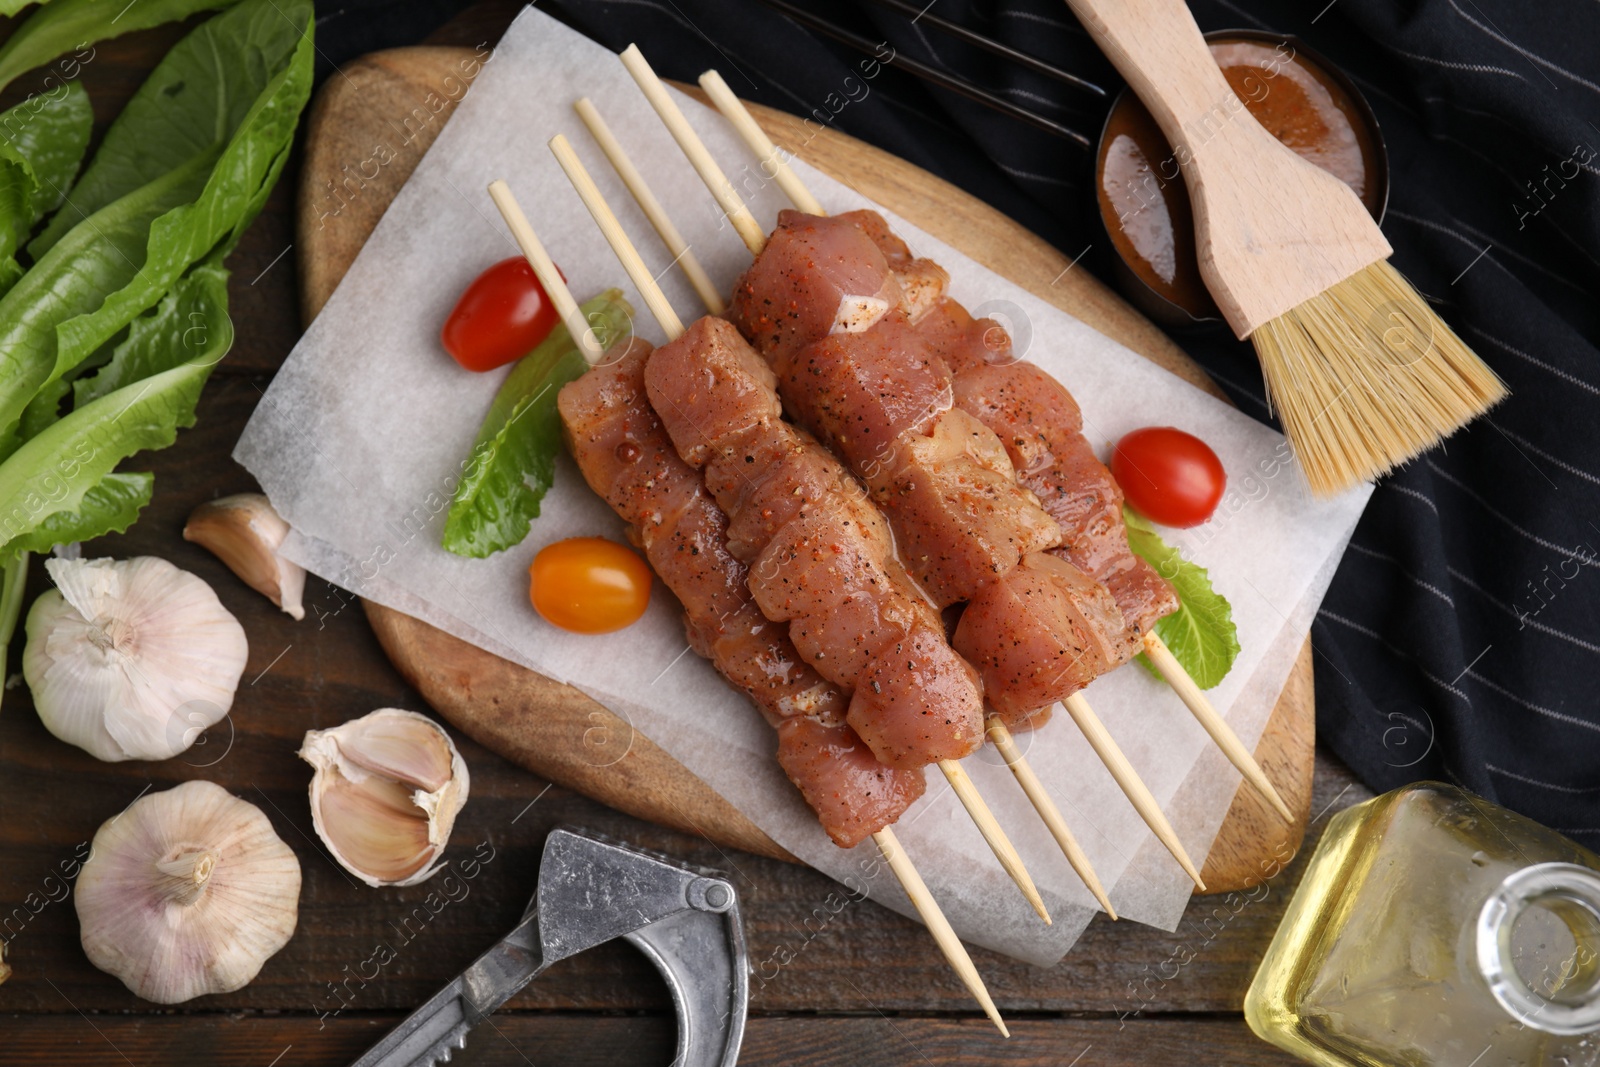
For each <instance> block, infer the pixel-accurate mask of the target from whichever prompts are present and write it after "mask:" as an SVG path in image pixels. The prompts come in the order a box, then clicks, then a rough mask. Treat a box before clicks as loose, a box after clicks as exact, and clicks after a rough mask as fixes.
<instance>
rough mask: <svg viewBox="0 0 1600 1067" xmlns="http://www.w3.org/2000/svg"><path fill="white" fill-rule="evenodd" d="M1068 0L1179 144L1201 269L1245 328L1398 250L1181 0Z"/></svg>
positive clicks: (1241, 331)
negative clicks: (1257, 97)
mask: <svg viewBox="0 0 1600 1067" xmlns="http://www.w3.org/2000/svg"><path fill="white" fill-rule="evenodd" d="M1067 5H1068V6H1069V7H1070V8H1071V9H1072V11H1073V13H1074V14H1076V15H1077V16H1078V19H1079V21H1081V22H1082V23H1083V24H1084V26H1085V27H1086V28H1087V29H1088V30H1089V33H1090V34H1091V35H1092V36H1093V37H1094V39H1095V42H1096V43H1097V44H1099V45H1100V48H1101V50H1102V51H1104V52H1105V54H1106V57H1107V58H1109V59H1110V60H1111V62H1112V63H1114V64H1115V65H1116V67H1117V70H1118V71H1120V72H1121V73H1122V76H1123V77H1124V78H1126V79H1127V80H1128V85H1129V86H1130V87H1131V88H1132V89H1133V91H1134V92H1135V93H1137V94H1138V96H1139V99H1140V100H1142V101H1143V102H1144V105H1145V106H1146V107H1147V108H1149V109H1150V113H1151V114H1152V115H1153V116H1154V117H1155V120H1156V123H1157V124H1158V125H1159V126H1160V127H1161V132H1162V133H1164V134H1166V137H1167V141H1168V142H1169V143H1170V144H1171V145H1172V151H1173V158H1175V159H1176V160H1177V162H1178V164H1179V166H1181V167H1182V169H1183V177H1184V182H1185V183H1186V184H1187V185H1188V187H1189V198H1190V200H1191V201H1192V202H1193V204H1194V220H1195V251H1196V254H1197V257H1198V258H1199V260H1200V274H1201V276H1202V277H1203V278H1204V279H1205V282H1206V287H1207V288H1208V289H1210V290H1211V295H1212V296H1213V297H1214V298H1215V299H1216V302H1217V306H1218V307H1219V308H1220V309H1221V310H1222V314H1223V317H1224V318H1226V319H1227V320H1228V324H1229V325H1230V326H1232V327H1233V330H1234V333H1236V334H1237V335H1238V336H1239V337H1241V338H1242V337H1247V336H1249V335H1250V334H1251V333H1252V332H1254V330H1255V329H1256V327H1258V326H1260V325H1262V324H1263V323H1265V322H1268V321H1270V320H1271V319H1275V318H1277V317H1278V316H1279V315H1281V314H1283V313H1284V312H1286V311H1288V310H1289V309H1291V308H1293V307H1295V306H1296V305H1298V304H1301V303H1304V302H1305V301H1306V300H1309V299H1310V298H1311V297H1313V296H1316V295H1317V294H1318V293H1320V292H1322V291H1323V290H1325V289H1327V288H1329V287H1330V286H1332V285H1333V284H1335V283H1336V282H1340V281H1343V280H1344V279H1345V278H1348V277H1349V276H1350V275H1352V274H1354V273H1355V272H1356V271H1358V270H1361V269H1362V268H1363V267H1366V266H1369V265H1370V264H1372V263H1375V262H1377V261H1378V260H1381V259H1386V258H1388V256H1389V252H1390V248H1389V242H1388V241H1387V240H1385V239H1384V236H1383V232H1382V231H1381V230H1379V229H1378V226H1377V224H1376V223H1374V222H1373V221H1372V217H1371V216H1370V215H1369V214H1368V213H1367V210H1366V208H1365V206H1363V205H1362V203H1361V200H1360V198H1359V197H1357V196H1356V195H1355V193H1354V192H1352V191H1351V189H1350V188H1349V186H1347V185H1345V184H1344V182H1342V181H1340V180H1339V179H1338V178H1335V177H1334V176H1333V175H1331V174H1329V173H1327V172H1326V171H1323V170H1321V169H1320V168H1318V167H1317V166H1315V165H1314V164H1312V163H1308V162H1307V161H1305V160H1303V159H1301V158H1300V157H1299V156H1297V155H1296V154H1295V153H1294V152H1292V151H1291V150H1290V149H1288V148H1286V147H1284V146H1283V145H1282V144H1280V143H1279V142H1278V140H1277V139H1276V138H1275V137H1273V136H1272V134H1270V133H1268V132H1267V131H1266V130H1265V129H1264V128H1263V127H1262V125H1261V124H1260V123H1259V122H1257V121H1256V120H1255V117H1254V116H1253V115H1251V114H1250V112H1249V111H1248V110H1247V109H1246V108H1245V105H1244V101H1242V100H1240V99H1239V96H1238V94H1236V93H1235V92H1234V91H1233V89H1232V87H1231V86H1229V84H1228V81H1227V79H1226V78H1224V77H1223V76H1222V71H1221V70H1220V69H1219V68H1218V67H1217V64H1216V61H1215V60H1214V59H1212V58H1211V51H1210V49H1209V48H1208V47H1207V46H1206V42H1205V38H1204V37H1202V36H1201V34H1200V27H1199V26H1197V25H1196V24H1195V21H1194V16H1193V15H1191V14H1190V13H1189V9H1188V7H1186V6H1185V5H1184V4H1183V2H1182V0H1067ZM1285 61H1286V62H1287V61H1288V58H1287V57H1286V60H1285ZM1152 162H1153V163H1159V161H1152Z"/></svg>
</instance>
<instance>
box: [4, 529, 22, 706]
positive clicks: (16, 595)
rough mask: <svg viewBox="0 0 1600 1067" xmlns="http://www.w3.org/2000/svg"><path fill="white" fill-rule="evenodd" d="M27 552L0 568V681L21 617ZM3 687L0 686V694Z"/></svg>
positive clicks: (14, 557) (17, 555)
mask: <svg viewBox="0 0 1600 1067" xmlns="http://www.w3.org/2000/svg"><path fill="white" fill-rule="evenodd" d="M28 559H29V556H28V553H26V552H19V553H17V554H16V555H15V556H13V557H11V559H10V560H9V561H8V562H7V563H6V564H5V566H4V567H3V568H0V682H3V681H4V679H5V678H6V654H7V653H8V652H9V651H10V650H11V639H12V638H13V637H15V636H16V635H17V620H18V619H19V618H21V617H22V594H23V590H24V589H25V588H26V586H27V584H28ZM3 694H4V687H3V686H0V695H3Z"/></svg>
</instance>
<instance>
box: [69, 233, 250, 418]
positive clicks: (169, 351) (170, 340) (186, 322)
mask: <svg viewBox="0 0 1600 1067" xmlns="http://www.w3.org/2000/svg"><path fill="white" fill-rule="evenodd" d="M221 260H222V257H221V256H218V255H213V256H212V257H210V258H209V259H207V260H205V261H204V262H202V263H198V264H196V265H195V266H194V267H193V268H192V269H191V270H190V271H189V273H188V274H185V275H184V276H183V277H182V278H181V279H180V280H179V281H178V284H177V285H175V286H173V287H172V291H171V292H170V293H168V294H167V295H166V296H165V297H163V298H162V300H161V303H159V304H157V305H156V306H155V307H153V308H151V309H150V310H149V311H147V312H145V313H144V314H143V315H140V316H139V317H138V318H136V319H134V320H133V321H132V322H131V323H129V324H128V335H127V337H125V338H124V339H123V340H122V341H121V342H119V343H118V344H117V346H116V347H115V348H114V349H113V350H112V352H111V358H110V360H109V361H108V362H107V363H106V364H105V366H103V367H101V368H100V369H99V371H98V372H97V373H95V374H93V375H90V376H86V377H83V378H79V379H78V380H77V381H76V382H74V383H73V385H72V395H73V403H74V404H75V405H76V406H78V407H82V406H83V405H84V404H87V403H89V402H90V401H91V400H97V399H99V398H100V397H102V396H105V395H106V394H107V393H111V392H114V391H116V390H118V389H121V388H122V387H123V386H124V385H128V384H130V383H132V382H137V381H140V380H141V379H144V378H148V377H149V376H150V375H152V374H159V373H160V372H161V371H164V370H168V369H170V368H172V367H175V366H177V365H178V364H179V363H185V362H188V361H189V360H191V359H196V358H209V359H211V360H213V361H215V360H219V359H221V358H222V357H223V356H225V355H227V354H228V349H230V348H232V347H233V320H232V319H230V318H229V317H228V274H229V272H228V271H227V270H226V269H225V268H224V267H222V265H221Z"/></svg>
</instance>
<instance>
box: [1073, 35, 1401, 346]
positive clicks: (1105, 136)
mask: <svg viewBox="0 0 1600 1067" xmlns="http://www.w3.org/2000/svg"><path fill="white" fill-rule="evenodd" d="M1206 41H1207V44H1208V45H1209V46H1210V48H1211V55H1212V57H1213V58H1215V59H1216V61H1217V65H1218V66H1219V67H1221V68H1222V74H1223V76H1224V77H1225V78H1227V80H1228V84H1229V85H1230V86H1231V87H1232V88H1233V91H1234V92H1235V93H1236V94H1238V97H1239V99H1240V101H1241V102H1242V103H1243V104H1244V106H1245V107H1246V108H1247V109H1248V110H1249V112H1250V114H1251V115H1253V116H1255V118H1256V120H1257V121H1258V122H1260V123H1261V125H1262V126H1264V127H1265V128H1266V130H1267V132H1269V133H1271V134H1272V135H1273V136H1274V137H1276V138H1277V139H1278V140H1279V141H1282V142H1283V143H1284V144H1285V145H1287V146H1288V147H1289V148H1292V149H1293V150H1294V151H1295V152H1296V153H1297V154H1299V155H1300V156H1301V157H1303V158H1304V159H1306V160H1309V161H1310V162H1312V163H1315V164H1316V165H1317V166H1319V167H1321V168H1322V169H1323V170H1326V171H1327V172H1329V173H1330V174H1333V175H1334V176H1336V177H1338V178H1339V179H1340V180H1342V181H1343V182H1344V183H1345V184H1347V185H1349V186H1350V188H1351V189H1353V190H1354V191H1355V193H1356V195H1357V196H1359V197H1360V198H1361V200H1362V202H1363V203H1364V204H1366V206H1367V210H1368V211H1370V212H1371V213H1372V215H1373V217H1374V218H1379V219H1381V217H1382V215H1383V206H1384V202H1385V200H1386V199H1387V197H1388V164H1387V161H1386V159H1385V156H1384V152H1383V142H1382V140H1381V139H1380V137H1379V136H1378V132H1377V122H1376V120H1375V119H1373V117H1372V112H1371V110H1370V109H1369V108H1368V107H1367V104H1366V101H1365V100H1363V99H1361V96H1360V94H1359V93H1358V92H1357V90H1356V89H1355V87H1354V86H1353V85H1351V84H1350V83H1349V82H1348V81H1347V80H1346V79H1345V78H1344V76H1343V75H1342V74H1339V73H1338V72H1337V71H1336V70H1334V68H1332V67H1330V66H1329V65H1327V64H1326V63H1324V62H1323V61H1321V60H1318V59H1314V58H1312V57H1311V56H1309V55H1308V54H1307V53H1306V51H1305V49H1304V48H1303V47H1301V46H1299V45H1298V44H1297V43H1296V42H1293V41H1291V40H1289V39H1287V38H1282V37H1276V36H1273V35H1270V34H1256V33H1251V32H1246V31H1232V30H1230V31H1224V32H1222V33H1219V34H1208V35H1207V37H1206ZM1095 177H1096V181H1095V185H1096V196H1097V199H1098V200H1099V204H1100V219H1101V222H1102V223H1103V224H1104V225H1105V229H1106V233H1107V234H1108V235H1109V236H1110V238H1111V243H1112V245H1113V246H1114V247H1115V249H1116V251H1117V255H1118V257H1119V259H1120V261H1121V267H1122V268H1123V269H1122V270H1120V271H1119V280H1121V281H1123V282H1124V283H1125V284H1124V286H1123V287H1124V289H1127V290H1129V293H1128V295H1129V296H1130V297H1132V298H1133V299H1134V301H1135V302H1136V303H1138V304H1139V305H1140V307H1141V308H1142V309H1143V310H1144V311H1145V312H1146V313H1148V314H1151V315H1152V317H1154V318H1156V319H1158V320H1159V321H1163V322H1165V323H1166V324H1168V325H1182V324H1184V323H1185V322H1203V321H1206V320H1208V319H1214V318H1217V317H1218V312H1217V308H1216V304H1215V303H1214V302H1213V301H1212V299H1211V294H1210V293H1209V292H1207V290H1206V287H1205V282H1204V281H1203V280H1202V279H1201V277H1200V265H1199V263H1198V261H1197V260H1196V258H1195V247H1194V211H1193V208H1192V207H1191V205H1190V203H1189V192H1188V189H1186V188H1185V187H1184V183H1183V174H1182V172H1181V171H1180V169H1179V167H1178V162H1177V160H1176V158H1175V157H1174V156H1173V152H1172V148H1171V146H1169V145H1168V144H1167V139H1166V137H1165V136H1164V135H1163V134H1162V133H1161V129H1160V127H1159V126H1157V125H1156V121H1155V119H1154V118H1152V117H1151V115H1150V112H1149V111H1147V110H1146V109H1145V107H1144V105H1143V104H1142V103H1140V102H1139V98H1138V97H1136V96H1135V95H1134V94H1133V93H1131V92H1126V91H1124V92H1123V93H1122V95H1120V96H1119V97H1118V98H1117V100H1116V102H1115V103H1113V104H1112V107H1111V113H1110V114H1109V115H1108V116H1107V118H1106V124H1105V129H1104V130H1103V131H1102V132H1101V134H1100V147H1099V153H1098V156H1097V158H1096V161H1095ZM1122 275H1131V278H1129V277H1124V276H1122ZM1129 282H1132V284H1131V285H1130V284H1126V283H1129ZM1141 289H1143V290H1145V292H1140V291H1139V290H1141ZM1150 295H1153V296H1155V297H1156V298H1157V299H1156V300H1150V299H1148V297H1149V296H1150ZM1163 305H1165V306H1163Z"/></svg>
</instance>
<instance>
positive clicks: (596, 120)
mask: <svg viewBox="0 0 1600 1067" xmlns="http://www.w3.org/2000/svg"><path fill="white" fill-rule="evenodd" d="M574 109H575V110H576V111H577V113H578V115H579V117H580V118H581V119H582V120H583V122H584V124H585V125H586V126H587V127H588V129H589V132H590V133H591V134H592V135H593V137H594V139H595V141H596V143H597V144H599V146H600V148H601V150H602V151H603V152H604V153H605V155H606V157H607V158H608V159H609V161H610V162H611V165H612V167H613V168H614V169H615V170H616V172H617V174H618V176H619V177H620V178H621V179H622V182H623V184H624V185H625V186H626V187H627V189H628V190H629V193H630V194H631V195H632V196H633V198H634V199H635V201H637V203H638V204H639V206H640V208H641V209H642V210H643V212H644V214H645V216H646V218H647V219H648V220H649V221H650V223H651V224H652V226H653V227H654V228H655V229H656V231H657V233H658V234H659V235H660V237H661V240H662V243H663V244H665V245H666V247H667V250H668V251H669V252H671V253H672V256H673V262H674V263H676V264H677V265H679V266H680V267H681V268H682V269H683V272H684V274H685V276H686V277H687V278H688V279H689V281H690V283H691V284H692V285H693V286H694V288H695V289H696V291H697V292H699V294H700V295H701V297H702V301H703V302H704V303H705V305H706V309H707V310H708V311H710V312H711V313H712V314H714V315H715V314H721V313H722V312H723V311H724V310H725V307H726V305H725V304H724V302H723V301H722V300H721V298H720V296H719V295H716V294H715V293H714V292H713V294H711V295H709V296H708V295H707V294H706V293H705V291H704V286H703V284H702V281H701V279H704V277H705V272H704V270H703V269H702V268H701V267H700V265H699V262H698V261H697V260H696V259H695V257H694V253H693V251H692V250H691V249H690V248H689V246H688V244H687V242H685V241H684V240H683V238H682V236H681V235H680V234H679V232H678V230H677V228H676V227H675V226H674V225H673V224H672V222H671V220H670V219H669V218H667V216H666V212H665V211H664V209H663V208H662V207H661V204H660V202H659V200H657V198H656V196H655V194H654V193H653V192H652V191H651V190H650V188H649V185H648V183H647V182H646V181H645V179H644V177H643V175H642V174H641V173H640V172H639V170H638V168H637V167H636V166H635V165H634V164H633V162H632V160H631V159H629V157H628V155H627V152H626V151H625V150H624V149H623V147H622V145H621V144H620V143H619V142H618V141H617V138H616V137H615V136H614V135H613V134H612V132H611V130H610V128H609V127H608V126H607V125H606V123H605V121H604V119H603V118H602V117H601V116H600V113H599V111H598V109H596V108H595V106H594V104H593V103H592V102H590V101H589V100H588V99H587V98H585V99H581V100H579V101H578V102H577V103H576V104H575V105H574ZM987 732H988V735H989V739H990V740H992V741H993V742H994V743H995V746H996V748H997V749H998V750H999V751H1000V752H1001V754H1002V756H1003V758H1004V759H1005V760H1006V762H1007V764H1008V766H1009V767H1010V768H1011V770H1012V772H1013V773H1014V774H1015V776H1016V778H1017V780H1018V782H1019V783H1020V784H1021V786H1022V788H1023V791H1024V794H1025V795H1026V796H1027V797H1028V799H1029V801H1030V802H1031V803H1032V804H1033V806H1034V808H1035V810H1036V811H1037V812H1038V813H1039V816H1040V818H1041V819H1042V820H1043V822H1044V823H1045V825H1046V827H1047V828H1048V829H1049V830H1050V832H1051V835H1052V836H1053V837H1054V838H1055V840H1056V842H1057V843H1058V844H1059V845H1060V847H1061V849H1062V851H1063V853H1064V854H1065V855H1066V857H1067V860H1068V862H1069V863H1070V864H1071V865H1072V867H1073V869H1074V870H1075V871H1076V872H1077V873H1078V875H1079V877H1080V878H1081V879H1082V880H1083V882H1084V884H1085V886H1087V888H1088V889H1089V891H1090V892H1091V893H1092V894H1093V895H1094V897H1095V899H1096V900H1097V901H1098V902H1099V903H1100V906H1101V907H1102V908H1103V909H1104V910H1105V912H1106V914H1107V915H1108V916H1109V917H1110V918H1111V919H1113V920H1114V919H1116V918H1117V912H1116V909H1115V908H1114V907H1113V906H1112V904H1111V900H1110V898H1109V896H1108V895H1107V894H1106V891H1105V888H1104V887H1103V886H1102V885H1101V883H1100V879H1099V877H1098V876H1097V875H1096V874H1095V871H1094V867H1093V865H1092V864H1091V863H1090V861H1089V857H1088V856H1087V854H1085V853H1084V851H1083V849H1082V848H1081V847H1080V846H1079V845H1078V843H1077V841H1076V839H1075V838H1074V837H1073V835H1072V831H1071V829H1070V828H1069V827H1068V826H1067V823H1066V820H1065V818H1063V817H1062V815H1061V812H1060V810H1059V809H1058V808H1057V806H1056V804H1055V801H1054V800H1053V799H1052V798H1051V797H1050V795H1049V793H1048V792H1047V791H1046V789H1045V787H1044V785H1043V783H1041V782H1040V780H1039V778H1038V776H1037V775H1036V774H1035V773H1034V772H1033V769H1032V768H1031V767H1030V766H1029V765H1028V763H1027V760H1026V759H1025V758H1024V757H1023V755H1022V753H1021V751H1020V749H1019V748H1018V746H1017V745H1016V743H1015V741H1014V740H1013V738H1012V736H1011V733H1010V731H1009V730H1007V729H1006V728H1005V727H1004V725H1003V724H1001V722H1000V720H999V719H998V718H996V717H993V716H991V717H990V718H989V721H988V724H987Z"/></svg>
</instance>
